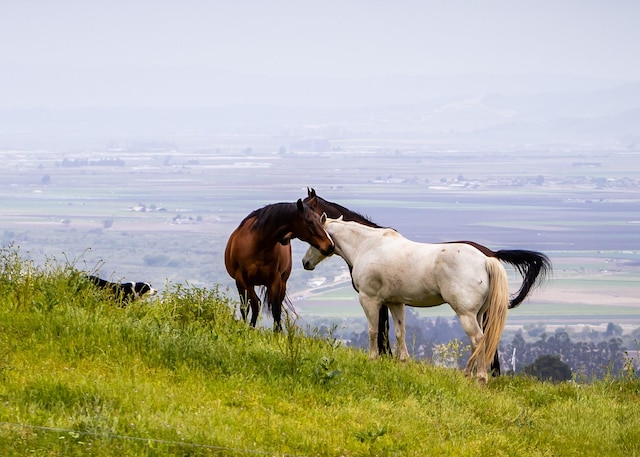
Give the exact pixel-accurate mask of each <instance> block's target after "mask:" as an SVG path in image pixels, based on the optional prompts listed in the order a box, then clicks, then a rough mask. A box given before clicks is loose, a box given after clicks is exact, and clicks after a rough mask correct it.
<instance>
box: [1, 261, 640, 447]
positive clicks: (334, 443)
mask: <svg viewBox="0 0 640 457" xmlns="http://www.w3.org/2000/svg"><path fill="white" fill-rule="evenodd" d="M0 268H1V271H0V328H1V331H0V364H1V365H0V454H1V455H8V456H11V455H70V456H74V455H78V456H80V455H82V456H84V455H100V456H122V455H143V456H156V455H157V456H160V455H162V456H167V455H169V456H173V455H175V456H178V455H180V456H182V455H314V456H316V455H320V456H322V455H326V456H337V455H350V456H369V455H411V456H424V455H455V456H458V455H469V456H471V455H473V456H476V455H499V456H500V455H505V456H506V455H534V456H538V455H539V456H546V455H563V456H573V455H575V456H578V455H579V456H584V455H640V432H638V430H640V413H639V412H638V411H639V410H640V408H639V406H640V405H639V399H640V385H639V384H638V380H637V378H635V377H633V376H630V377H629V378H628V379H610V380H607V381H602V382H598V383H595V384H591V385H578V384H574V383H565V384H559V385H552V384H546V383H540V382H537V381H535V380H533V379H530V378H527V377H512V378H506V377H503V378H499V379H493V380H490V382H489V384H488V385H487V386H480V385H477V384H476V383H475V382H474V381H473V380H468V379H466V378H464V376H462V374H461V373H460V372H458V371H457V370H450V369H444V368H437V367H434V366H431V365H428V364H424V363H418V362H408V363H400V362H398V361H396V360H392V359H381V360H378V361H374V362H372V361H369V360H368V359H367V356H366V354H364V353H363V352H362V351H359V350H353V349H349V348H344V347H341V346H340V344H339V342H338V341H337V340H336V339H335V338H333V336H332V334H331V333H330V334H329V335H328V336H323V337H320V336H319V335H317V334H316V335H315V336H311V337H308V336H305V335H306V334H309V333H311V334H313V329H306V331H304V332H303V331H302V330H301V329H300V328H298V327H297V326H296V323H295V322H293V321H287V322H286V325H285V331H284V332H283V333H282V334H274V333H273V332H271V331H270V330H261V329H251V328H249V327H248V326H247V325H245V324H244V323H243V322H239V321H238V320H237V319H236V312H235V311H236V310H235V306H236V304H235V303H234V302H233V301H231V300H229V298H228V297H226V296H225V295H224V294H223V293H222V292H220V291H219V290H218V289H217V288H215V287H214V288H212V289H203V288H196V287H191V286H189V285H175V286H172V285H167V287H166V288H165V290H164V291H163V292H162V293H161V294H160V295H159V296H158V297H156V298H153V299H151V300H148V301H139V302H135V303H133V304H131V305H129V306H127V308H125V309H122V308H119V307H117V306H115V305H114V304H113V302H112V300H111V299H110V297H109V296H108V295H105V294H104V293H101V292H100V291H96V290H95V289H94V288H93V287H92V286H91V285H90V284H88V283H87V282H86V281H85V280H84V279H83V276H82V275H81V274H79V273H78V272H77V271H76V270H75V269H74V268H73V265H67V264H63V265H59V264H58V263H56V262H53V261H50V262H46V263H45V264H44V265H42V266H35V265H33V264H31V263H30V262H29V261H27V260H25V259H24V258H22V256H21V255H20V253H19V251H17V250H16V249H13V248H7V249H4V250H3V251H2V254H1V255H0Z"/></svg>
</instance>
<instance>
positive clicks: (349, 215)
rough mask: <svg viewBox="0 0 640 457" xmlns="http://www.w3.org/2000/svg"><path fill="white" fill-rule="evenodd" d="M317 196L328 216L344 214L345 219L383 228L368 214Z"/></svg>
mask: <svg viewBox="0 0 640 457" xmlns="http://www.w3.org/2000/svg"><path fill="white" fill-rule="evenodd" d="M315 198H316V199H317V201H318V203H319V206H320V209H322V211H324V212H325V213H327V216H329V217H331V218H333V219H336V218H338V217H340V216H344V218H345V220H348V221H354V222H358V223H360V224H362V225H367V226H369V227H375V228H382V227H380V226H379V225H378V224H376V223H375V222H373V221H372V220H371V219H369V217H368V216H365V215H362V214H360V213H357V212H355V211H352V210H350V209H349V208H345V207H344V206H342V205H339V204H338V203H334V202H329V201H327V200H325V199H324V198H322V197H320V196H319V195H315ZM305 200H306V199H305ZM330 213H331V214H330Z"/></svg>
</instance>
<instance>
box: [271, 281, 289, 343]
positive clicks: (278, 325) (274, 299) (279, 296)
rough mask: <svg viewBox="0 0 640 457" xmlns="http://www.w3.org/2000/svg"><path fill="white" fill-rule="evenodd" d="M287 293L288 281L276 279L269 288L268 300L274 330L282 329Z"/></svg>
mask: <svg viewBox="0 0 640 457" xmlns="http://www.w3.org/2000/svg"><path fill="white" fill-rule="evenodd" d="M286 295H287V283H286V281H275V282H274V283H273V284H271V285H270V286H269V287H268V288H267V300H268V301H269V306H270V307H271V315H272V316H273V330H274V331H276V332H280V331H282V303H283V302H284V299H285V297H286Z"/></svg>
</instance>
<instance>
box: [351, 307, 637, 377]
mask: <svg viewBox="0 0 640 457" xmlns="http://www.w3.org/2000/svg"><path fill="white" fill-rule="evenodd" d="M405 320H406V329H407V346H408V349H409V352H410V353H411V356H412V357H414V358H417V359H427V360H435V359H437V358H438V357H439V354H438V348H439V347H440V346H442V345H447V344H449V343H450V342H451V341H454V340H456V339H457V340H459V341H462V342H464V344H465V345H468V344H469V338H468V337H467V335H466V334H465V333H464V331H463V330H462V328H461V326H460V324H459V323H458V321H457V320H456V319H455V318H452V319H448V318H442V317H437V318H435V319H430V318H423V317H420V316H419V315H418V314H417V313H416V312H415V311H413V310H412V309H411V308H407V309H406V316H405ZM593 333H598V335H594V334H593ZM620 334H621V329H620V328H619V326H617V325H615V324H609V325H608V326H607V330H606V331H605V332H592V335H591V337H592V338H594V339H600V341H598V342H594V341H572V340H571V337H570V336H569V334H568V333H567V332H566V331H565V330H563V329H559V330H558V331H556V332H555V333H554V334H552V335H548V334H547V333H545V332H541V333H537V334H536V335H537V336H538V339H537V340H536V341H532V342H527V341H526V340H525V338H524V335H523V332H522V331H519V332H518V333H516V335H515V336H514V337H513V339H512V341H511V342H505V341H502V343H501V344H500V349H499V356H500V365H501V368H502V372H503V373H509V372H513V361H514V360H515V373H527V374H531V375H533V376H537V377H539V378H541V379H547V377H548V378H549V379H552V380H566V379H570V378H571V377H575V378H576V379H578V380H580V381H585V382H586V381H591V380H594V379H603V378H604V377H606V376H617V375H619V374H622V373H624V372H625V368H626V366H625V365H626V364H627V365H628V363H629V360H628V359H626V358H625V357H628V356H625V354H626V352H627V348H626V347H625V346H624V345H623V340H622V338H621V337H620ZM391 342H392V343H393V342H395V335H394V333H393V329H391ZM348 345H350V346H354V347H359V348H363V349H367V350H368V348H369V336H368V333H367V331H363V332H359V333H353V334H352V335H351V336H350V338H349V342H348ZM514 350H515V358H514ZM468 355H469V352H468V351H466V352H465V353H464V354H463V356H462V357H461V358H460V360H458V365H459V367H460V368H463V367H464V365H465V364H466V361H467V358H468ZM567 370H568V371H567ZM567 373H569V374H568V377H567Z"/></svg>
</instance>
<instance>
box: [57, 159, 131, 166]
mask: <svg viewBox="0 0 640 457" xmlns="http://www.w3.org/2000/svg"><path fill="white" fill-rule="evenodd" d="M56 165H57V166H59V167H69V168H73V167H89V166H91V167H124V166H125V162H124V160H122V159H97V160H90V159H86V158H83V159H67V158H64V159H62V161H61V162H57V163H56Z"/></svg>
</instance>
